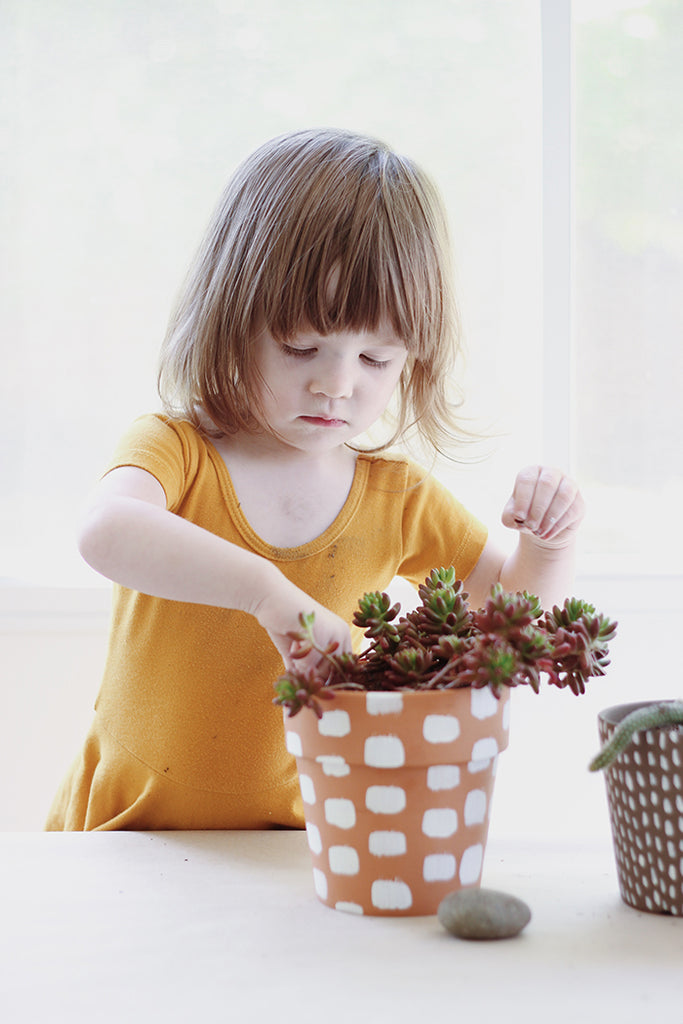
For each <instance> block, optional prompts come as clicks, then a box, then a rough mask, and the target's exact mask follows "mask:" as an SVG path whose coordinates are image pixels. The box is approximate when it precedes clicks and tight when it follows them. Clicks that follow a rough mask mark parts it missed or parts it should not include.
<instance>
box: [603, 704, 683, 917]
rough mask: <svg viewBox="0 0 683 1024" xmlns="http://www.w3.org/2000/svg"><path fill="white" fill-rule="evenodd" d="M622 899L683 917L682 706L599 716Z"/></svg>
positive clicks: (622, 709) (631, 708)
mask: <svg viewBox="0 0 683 1024" xmlns="http://www.w3.org/2000/svg"><path fill="white" fill-rule="evenodd" d="M598 729H599V734H600V740H601V742H602V748H601V750H600V751H599V753H598V754H596V756H595V757H594V758H593V760H592V761H591V763H590V765H589V768H590V769H591V771H604V773H605V782H606V789H607V803H608V807H609V815H610V824H611V827H612V840H613V845H614V853H615V860H616V867H617V878H618V881H619V889H620V892H621V897H622V899H623V900H624V902H625V903H627V904H628V905H629V906H631V907H634V908H635V909H636V910H644V911H649V912H651V913H659V914H672V915H675V916H677V917H681V916H683V701H680V700H661V701H647V702H640V703H636V704H621V705H616V706H615V707H611V708H606V709H605V710H603V711H601V712H600V714H599V715H598Z"/></svg>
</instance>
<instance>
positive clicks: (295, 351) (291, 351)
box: [280, 344, 316, 358]
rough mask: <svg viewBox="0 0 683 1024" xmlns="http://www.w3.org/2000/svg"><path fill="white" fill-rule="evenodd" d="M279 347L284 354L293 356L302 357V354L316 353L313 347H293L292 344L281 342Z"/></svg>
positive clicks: (311, 354) (310, 354)
mask: <svg viewBox="0 0 683 1024" xmlns="http://www.w3.org/2000/svg"><path fill="white" fill-rule="evenodd" d="M280 348H281V349H282V351H283V352H284V354H285V355H286V356H294V357H295V358H303V357H304V356H313V355H315V353H316V349H314V348H294V347H293V346H292V345H285V344H281V345H280Z"/></svg>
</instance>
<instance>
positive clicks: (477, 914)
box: [437, 889, 531, 939]
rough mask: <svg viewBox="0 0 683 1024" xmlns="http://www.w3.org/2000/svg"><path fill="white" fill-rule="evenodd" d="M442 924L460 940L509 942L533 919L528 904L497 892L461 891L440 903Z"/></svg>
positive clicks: (439, 915)
mask: <svg viewBox="0 0 683 1024" xmlns="http://www.w3.org/2000/svg"><path fill="white" fill-rule="evenodd" d="M437 913H438V917H439V921H440V922H441V924H442V925H443V926H444V928H445V929H446V931H448V932H450V933H451V935H457V937H458V938H460V939H510V938H512V937H513V936H514V935H519V933H520V932H521V930H522V929H523V928H525V927H526V925H527V924H528V923H529V921H530V920H531V910H530V909H529V907H528V906H527V904H526V903H525V902H524V901H523V900H520V899H518V898H517V897H516V896H510V895H509V893H505V892H496V890H495V889H460V890H459V891H458V892H451V893H449V894H448V896H445V897H444V899H443V900H442V901H441V903H440V904H439V909H438V911H437Z"/></svg>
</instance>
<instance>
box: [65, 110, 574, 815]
mask: <svg viewBox="0 0 683 1024" xmlns="http://www.w3.org/2000/svg"><path fill="white" fill-rule="evenodd" d="M445 238H446V232H445V220H444V216H443V212H442V208H441V205H440V201H439V199H438V196H437V194H436V192H435V190H434V189H433V187H432V186H431V185H430V183H429V181H428V180H427V178H426V177H425V175H424V174H423V173H422V172H421V171H420V170H419V169H418V168H417V167H416V166H415V165H414V164H413V163H412V162H411V161H409V160H406V159H405V158H404V157H401V156H399V155H397V154H396V153H393V152H392V151H391V150H389V149H388V148H387V147H386V146H384V145H383V144H380V143H378V142H376V141H374V140H372V139H368V138H365V137H362V136H358V135H354V134H350V133H345V132H340V131H332V130H329V131H323V130H320V131H304V132H296V133H293V134H289V135H285V136H282V137H280V138H277V139H275V140H273V141H271V142H269V143H267V144H266V145H264V146H263V147H261V148H260V149H259V150H257V151H256V153H254V154H253V155H252V156H251V157H250V158H249V159H247V160H246V162H245V163H244V164H243V165H242V166H241V167H240V168H239V169H238V170H237V172H236V174H235V175H234V177H233V179H232V180H231V182H230V183H229V185H228V187H227V189H226V191H225V193H224V195H223V197H222V200H221V202H220V204H219V206H218V209H217V211H216V213H215V215H214V218H213V221H212V223H211V225H210V227H209V230H208V233H207V235H206V237H205V239H204V241H203V243H202V245H201V247H200V249H199V253H198V256H197V258H196V262H195V264H194V266H193V268H192V271H191V273H190V275H189V278H188V280H187V283H186V286H185V289H184V292H183V294H182V297H181V301H180V303H179V307H178V309H177V312H176V314H175V317H174V318H173V319H172V322H171V325H170V328H169V332H168V335H167V338H166V341H165V343H164V347H163V350H162V357H161V369H160V375H159V385H160V394H161V396H162V400H163V403H164V409H165V412H164V414H163V415H149V416H143V417H142V418H141V419H139V420H137V421H136V422H135V423H134V424H133V426H132V428H131V429H130V431H129V433H128V434H127V435H126V436H125V437H124V438H123V440H122V442H121V444H120V446H119V449H118V451H117V452H116V454H115V456H114V458H113V460H112V462H111V464H110V465H109V467H108V470H107V472H106V474H105V475H104V476H103V478H102V479H101V481H100V482H99V484H98V485H97V488H96V490H95V493H94V496H93V498H92V501H91V503H90V505H89V509H88V511H87V514H86V516H85V520H84V523H83V526H82V530H81V535H80V549H81V552H82V554H83V556H84V558H85V559H86V560H87V561H88V562H89V564H90V565H92V566H93V567H94V568H95V569H96V570H98V571H99V572H101V573H103V574H104V575H105V576H107V577H108V578H110V579H112V580H113V581H114V582H115V587H114V597H113V613H112V628H111V637H110V643H109V649H108V655H107V660H106V667H105V671H104V679H103V682H102V686H101V690H100V693H99V697H98V700H97V704H96V714H95V718H94V722H93V725H92V727H91V729H90V732H89V734H88V736H87V738H86V741H85V745H84V747H83V750H82V752H81V754H80V756H79V757H78V758H77V760H76V762H75V764H74V766H73V767H72V770H71V772H70V774H69V775H68V776H67V778H66V779H65V781H64V783H63V784H62V787H61V789H60V791H59V792H58V794H57V797H56V799H55V802H54V805H53V807H52V810H51V812H50V816H49V820H48V824H47V828H48V829H52V830H59V829H66V830H83V829H204V828H264V827H268V826H285V827H287V826H290V827H292V826H293V827H303V824H304V822H303V813H302V807H301V803H300V796H299V787H298V781H297V775H296V768H295V764H294V761H293V759H292V758H291V756H290V755H289V754H287V752H286V750H285V747H284V739H283V729H282V717H281V712H280V710H279V708H275V707H273V705H272V697H273V682H274V681H275V679H276V678H277V677H278V676H279V675H280V674H281V672H282V669H283V662H284V663H285V664H289V651H290V646H291V640H290V639H289V638H288V633H290V632H291V631H295V630H297V629H298V628H299V614H300V613H301V612H310V611H314V612H315V630H316V633H317V637H318V640H319V641H320V643H321V644H323V645H324V644H327V643H328V642H329V641H336V642H338V643H339V644H340V646H341V648H342V649H350V647H351V642H352V641H351V636H350V631H349V625H348V623H349V622H350V621H351V618H352V614H353V611H354V608H355V606H356V602H357V599H358V597H359V596H360V595H361V594H362V593H364V592H365V591H367V590H382V589H385V588H386V587H387V586H388V584H389V583H390V581H391V580H392V578H393V577H394V576H396V575H401V576H404V577H406V578H407V579H409V580H410V581H412V582H413V583H415V584H418V583H420V582H422V580H423V579H424V577H425V576H426V575H427V574H428V573H429V572H430V570H431V569H432V568H434V567H435V566H440V565H444V566H450V565H453V566H454V567H455V569H456V573H457V575H458V576H459V577H460V578H462V579H464V580H466V585H467V589H468V591H469V593H470V595H471V600H472V603H473V604H474V605H475V606H477V605H479V604H480V603H481V602H483V601H484V600H485V598H486V596H487V594H488V592H489V590H490V588H491V586H492V584H493V583H495V582H496V581H497V580H500V581H501V582H502V583H503V585H504V586H505V587H506V588H508V589H512V590H517V589H528V590H531V591H533V592H535V593H537V594H538V595H539V596H540V597H541V599H542V601H543V602H544V603H546V604H547V603H548V602H551V601H554V600H560V599H561V598H562V597H563V596H565V594H566V590H567V588H568V587H569V586H570V581H571V574H572V553H573V544H574V536H575V530H576V528H577V526H578V524H579V522H580V520H581V518H582V514H583V510H582V506H583V503H582V499H581V497H580V495H579V493H578V492H577V488H576V486H575V484H574V483H573V482H572V481H571V480H569V479H568V478H567V477H565V476H564V475H563V474H561V473H559V472H557V471H554V470H548V469H544V468H542V467H532V468H530V469H527V470H525V471H523V472H522V473H520V474H519V476H518V477H517V480H516V481H515V484H514V489H513V493H512V497H511V498H510V500H509V502H508V504H507V505H506V507H505V510H504V513H503V522H504V523H505V524H506V525H507V526H509V527H511V528H512V529H515V530H517V531H518V532H519V540H518V544H517V547H516V550H515V551H514V553H513V554H511V555H510V556H509V557H505V556H504V555H503V554H501V553H499V552H498V551H496V550H495V549H494V547H493V546H492V545H491V543H490V542H489V541H487V536H486V531H485V529H484V527H483V526H482V525H481V524H480V523H479V522H478V521H477V520H476V519H475V518H474V517H473V516H472V515H470V514H469V513H468V512H467V511H466V510H465V509H464V508H463V507H462V505H460V504H459V503H458V502H457V501H456V500H455V498H453V497H452V496H451V495H450V493H448V491H447V490H446V489H445V488H444V487H443V486H441V485H439V484H438V483H437V482H436V481H435V480H434V479H432V478H430V476H429V474H428V473H427V471H426V470H424V469H422V468H420V467H419V466H418V465H417V464H415V463H414V462H413V461H411V460H409V459H408V458H405V457H403V456H401V455H389V454H387V453H386V448H387V447H388V446H389V444H391V443H394V442H395V441H397V440H399V439H400V438H401V436H402V435H404V434H405V431H406V429H407V428H408V427H410V426H411V425H414V426H416V428H417V430H418V432H419V433H420V434H421V436H422V438H423V439H424V440H426V441H427V442H428V443H429V444H430V445H431V446H432V447H433V448H435V449H441V448H443V446H444V444H445V443H446V441H447V440H448V439H449V438H450V440H451V441H452V440H454V439H457V436H458V425H457V421H456V420H455V419H454V414H453V412H452V408H451V406H450V405H449V402H448V398H447V391H448V386H449V374H450V372H451V369H452V365H453V359H454V355H455V351H456V348H457V341H458V339H457V322H456V313H455V308H454V301H453V297H452V295H451V291H450V282H449V270H448V265H449V263H448V250H447V243H446V240H445ZM394 395H395V396H396V402H397V405H398V410H397V414H396V424H397V425H396V430H395V432H394V434H393V436H392V437H391V438H390V440H389V441H388V442H387V444H386V445H382V446H379V447H378V448H375V449H373V450H372V451H369V452H368V451H364V450H362V449H361V448H360V447H354V444H353V439H354V438H358V437H359V435H361V434H363V433H364V432H365V431H366V429H367V428H368V427H370V426H371V425H372V424H373V423H374V422H375V421H377V420H379V419H380V418H381V417H382V416H383V414H384V412H385V410H386V409H387V407H388V405H389V404H390V401H391V400H392V396H394Z"/></svg>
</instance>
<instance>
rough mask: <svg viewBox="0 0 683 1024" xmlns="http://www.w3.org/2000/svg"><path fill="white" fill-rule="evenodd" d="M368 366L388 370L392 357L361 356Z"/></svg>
mask: <svg viewBox="0 0 683 1024" xmlns="http://www.w3.org/2000/svg"><path fill="white" fill-rule="evenodd" d="M361 359H362V360H363V362H364V363H365V365H366V366H372V367H373V368H374V369H376V370H386V368H387V366H389V365H390V363H391V360H390V359H373V358H372V356H361Z"/></svg>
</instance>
